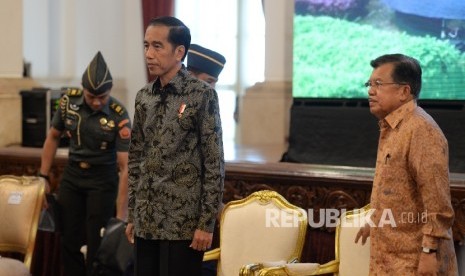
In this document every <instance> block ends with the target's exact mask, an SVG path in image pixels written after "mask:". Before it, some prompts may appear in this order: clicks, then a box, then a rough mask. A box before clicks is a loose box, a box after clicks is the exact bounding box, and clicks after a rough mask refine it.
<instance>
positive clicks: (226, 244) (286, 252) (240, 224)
mask: <svg viewBox="0 0 465 276" xmlns="http://www.w3.org/2000/svg"><path fill="white" fill-rule="evenodd" d="M306 230H307V214H306V212H305V211H304V210H303V209H301V208H298V207H297V206H294V205H292V204H290V203H289V202H288V201H287V200H286V199H284V197H282V196H281V195H280V194H278V193H276V192H274V191H268V190H264V191H258V192H255V193H252V194H251V195H249V196H248V197H246V198H244V199H241V200H236V201H231V202H229V203H227V204H226V205H225V207H224V209H223V211H222V214H221V219H220V247H219V248H216V249H214V250H211V251H208V252H206V253H205V256H204V261H209V260H214V259H217V260H218V265H217V275H218V276H236V275H253V273H254V271H258V269H260V268H263V267H264V266H266V263H265V262H268V264H270V263H271V264H272V265H277V264H284V263H287V262H291V261H298V260H299V258H300V255H301V253H302V248H303V245H304V241H305V233H306Z"/></svg>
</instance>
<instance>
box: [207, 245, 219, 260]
mask: <svg viewBox="0 0 465 276" xmlns="http://www.w3.org/2000/svg"><path fill="white" fill-rule="evenodd" d="M219 258H220V249H219V248H215V249H212V250H209V251H207V252H205V254H203V261H204V262H206V261H211V260H218V259H219Z"/></svg>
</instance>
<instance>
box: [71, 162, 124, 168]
mask: <svg viewBox="0 0 465 276" xmlns="http://www.w3.org/2000/svg"><path fill="white" fill-rule="evenodd" d="M69 163H70V165H72V166H74V167H78V168H80V169H83V170H88V169H93V168H103V167H109V166H115V164H90V163H89V162H86V161H70V162H69Z"/></svg>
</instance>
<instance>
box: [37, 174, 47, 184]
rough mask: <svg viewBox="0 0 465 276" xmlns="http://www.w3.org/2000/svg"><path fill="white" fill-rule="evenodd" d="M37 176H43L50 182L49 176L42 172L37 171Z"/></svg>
mask: <svg viewBox="0 0 465 276" xmlns="http://www.w3.org/2000/svg"><path fill="white" fill-rule="evenodd" d="M37 176H38V177H42V178H45V180H47V181H48V182H50V176H48V175H45V174H42V173H40V172H39V173H38V174H37Z"/></svg>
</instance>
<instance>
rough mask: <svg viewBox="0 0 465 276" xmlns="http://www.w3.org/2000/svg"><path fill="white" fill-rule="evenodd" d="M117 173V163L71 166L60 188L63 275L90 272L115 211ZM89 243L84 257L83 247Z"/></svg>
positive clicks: (79, 275) (75, 275) (73, 275)
mask: <svg viewBox="0 0 465 276" xmlns="http://www.w3.org/2000/svg"><path fill="white" fill-rule="evenodd" d="M117 193H118V172H117V167H116V165H114V166H97V167H93V168H89V169H81V168H79V167H78V166H75V165H72V164H70V165H68V166H67V167H66V168H65V171H64V173H63V177H62V181H61V183H60V187H59V191H58V203H59V207H60V213H61V221H62V225H61V232H62V233H61V234H62V235H61V238H62V240H61V252H62V258H63V265H64V275H66V276H84V275H91V271H92V263H93V259H94V256H95V254H96V251H97V249H98V247H99V245H100V240H101V237H100V229H101V228H102V227H104V226H105V225H106V223H107V222H108V220H109V219H110V218H111V217H112V216H114V214H115V206H116V196H117ZM83 245H87V256H86V259H85V260H84V256H83V254H82V253H81V252H80V249H81V247H82V246H83Z"/></svg>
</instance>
